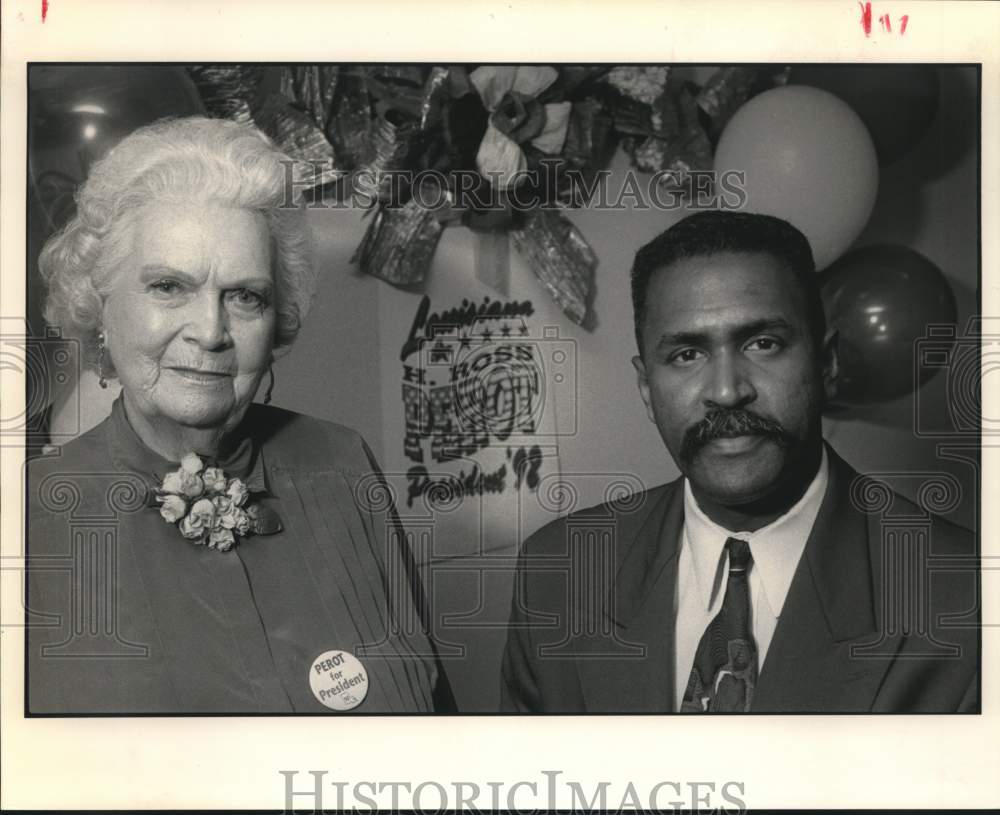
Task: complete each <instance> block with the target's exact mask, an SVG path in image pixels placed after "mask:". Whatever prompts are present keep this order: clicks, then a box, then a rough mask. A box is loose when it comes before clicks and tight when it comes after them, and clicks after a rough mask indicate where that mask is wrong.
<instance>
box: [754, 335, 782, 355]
mask: <svg viewBox="0 0 1000 815" xmlns="http://www.w3.org/2000/svg"><path fill="white" fill-rule="evenodd" d="M746 347H747V350H750V351H761V352H763V353H765V354H767V353H774V352H775V351H779V350H780V349H781V348H782V347H783V344H782V342H781V341H780V340H778V339H776V338H774V337H756V338H755V339H753V340H751V341H750V342H748V343H747V345H746Z"/></svg>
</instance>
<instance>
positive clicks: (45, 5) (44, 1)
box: [42, 0, 49, 23]
mask: <svg viewBox="0 0 1000 815" xmlns="http://www.w3.org/2000/svg"><path fill="white" fill-rule="evenodd" d="M48 13H49V0H42V22H43V23H44V22H45V18H46V16H48Z"/></svg>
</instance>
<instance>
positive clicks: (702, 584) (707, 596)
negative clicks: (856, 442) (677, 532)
mask: <svg viewBox="0 0 1000 815" xmlns="http://www.w3.org/2000/svg"><path fill="white" fill-rule="evenodd" d="M829 466H830V465H829V461H828V458H827V454H826V445H824V446H823V455H822V458H821V460H820V464H819V470H818V471H817V472H816V475H815V477H814V478H813V480H812V483H811V484H810V485H809V488H808V489H807V490H806V491H805V493H804V494H803V496H802V497H801V498H800V499H799V500H798V501H797V502H796V503H795V505H794V506H793V507H792V508H791V509H789V510H788V512H786V513H785V514H784V515H782V516H781V517H780V518H777V519H775V520H774V521H772V522H771V523H769V524H768V525H767V526H764V527H761V528H760V529H758V530H757V531H756V532H746V531H731V530H728V529H725V528H724V527H722V526H720V525H719V524H717V523H715V521H713V520H711V519H710V518H709V517H708V516H707V515H706V514H705V513H704V512H702V510H701V507H699V506H698V502H697V500H696V499H695V497H694V493H692V491H691V485H690V483H689V482H688V480H687V479H686V478H685V479H684V537H685V542H686V543H687V545H688V546H689V547H690V551H691V562H692V563H693V565H694V575H695V583H696V584H697V591H698V595H699V596H700V597H701V599H702V601H703V603H704V607H705V608H706V609H710V608H711V607H712V600H713V599H714V596H715V592H716V587H717V586H721V585H722V579H721V578H722V577H723V573H724V572H725V570H726V568H728V564H723V566H724V567H725V568H723V569H720V568H719V564H720V561H721V560H722V554H723V551H724V549H725V545H726V538H730V537H732V538H741V539H742V540H745V541H747V542H748V543H749V544H750V551H751V553H752V554H753V568H754V569H755V570H757V572H758V576H759V578H760V583H761V586H762V587H763V590H764V594H765V595H766V596H767V599H768V603H769V604H770V606H771V609H772V611H774V613H775V615H778V614H780V612H781V607H782V606H783V605H784V603H785V596H786V595H787V594H788V587H789V586H790V585H791V582H792V576H793V575H794V574H795V568H796V566H798V563H799V559H800V558H801V557H802V552H803V550H804V549H805V546H806V540H807V539H808V538H809V533H810V532H811V531H812V527H813V524H814V523H815V522H816V516H817V515H818V514H819V508H820V505H821V504H822V503H823V497H824V496H825V495H826V486H827V482H828V481H829Z"/></svg>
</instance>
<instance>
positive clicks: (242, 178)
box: [38, 116, 316, 349]
mask: <svg viewBox="0 0 1000 815" xmlns="http://www.w3.org/2000/svg"><path fill="white" fill-rule="evenodd" d="M292 168H293V163H292V161H291V159H289V158H288V157H287V156H286V155H285V154H284V153H282V152H281V151H279V150H278V149H277V148H276V147H275V146H274V145H273V144H272V143H271V142H270V141H269V140H268V139H267V137H266V136H264V134H263V133H261V132H260V131H259V130H257V129H256V128H254V127H252V126H249V125H244V124H240V123H238V122H233V121H229V120H225V119H208V118H205V117H203V116H192V117H190V118H184V119H165V120H162V121H159V122H156V123H155V124H151V125H148V126H146V127H142V128H139V129H138V130H136V131H135V132H133V133H132V134H130V135H129V136H127V137H126V138H125V139H123V140H122V141H121V142H120V143H119V144H118V145H116V146H115V147H114V149H112V150H111V151H110V152H109V153H108V155H107V156H105V157H104V158H103V159H101V160H100V161H99V162H97V163H95V164H94V166H93V167H92V168H91V172H90V175H89V177H88V178H87V180H86V182H85V183H84V184H83V186H82V187H81V188H80V190H79V191H78V192H77V196H76V203H77V211H76V215H75V216H74V217H73V219H72V220H71V221H70V222H69V223H68V224H67V225H66V226H65V227H64V228H63V229H62V230H61V231H60V232H58V233H57V234H55V235H54V236H52V237H51V238H50V239H49V240H48V242H47V243H46V244H45V248H44V249H43V250H42V253H41V255H40V257H39V261H38V266H39V270H40V272H41V275H42V279H43V280H44V281H45V283H46V285H47V286H48V295H47V298H46V303H45V317H46V319H47V320H48V321H49V323H50V324H52V325H57V326H60V327H61V328H62V329H63V332H64V334H66V335H67V336H74V337H78V338H80V339H82V340H83V341H84V343H85V344H86V345H88V346H90V347H93V346H95V345H96V340H97V332H98V331H99V330H100V325H101V314H102V311H103V305H104V298H105V297H106V296H107V294H108V293H109V291H110V287H111V285H112V282H113V273H114V271H115V270H116V269H117V268H118V267H119V264H120V263H121V262H122V261H123V260H124V259H125V256H126V255H127V253H128V251H129V241H128V235H129V231H130V229H131V226H132V222H133V220H134V218H135V214H136V212H137V211H138V210H139V209H140V208H141V207H142V206H143V205H144V204H147V203H149V202H150V201H155V200H160V201H162V200H167V201H183V202H192V201H204V202H213V203H220V204H223V205H226V206H233V207H237V208H240V209H247V210H252V211H256V212H260V213H261V214H263V215H264V217H265V219H266V220H267V225H268V231H269V233H270V236H271V263H272V272H273V274H274V281H275V309H276V312H277V315H276V316H277V319H276V323H275V337H274V347H275V348H276V349H278V348H282V347H287V346H289V345H291V343H292V342H293V341H294V340H295V337H296V335H297V334H298V331H299V328H300V326H301V324H302V321H303V319H304V318H305V316H306V313H307V312H308V310H309V304H310V301H311V299H312V295H313V291H314V289H315V283H316V280H315V277H316V275H315V270H314V266H313V260H312V243H311V238H310V233H309V229H308V225H307V224H306V222H305V218H304V215H303V213H302V211H301V210H300V209H299V208H297V207H295V206H294V205H293V204H291V202H290V201H289V200H287V199H288V198H289V197H290V180H291V177H292Z"/></svg>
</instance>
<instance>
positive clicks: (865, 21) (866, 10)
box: [858, 3, 872, 37]
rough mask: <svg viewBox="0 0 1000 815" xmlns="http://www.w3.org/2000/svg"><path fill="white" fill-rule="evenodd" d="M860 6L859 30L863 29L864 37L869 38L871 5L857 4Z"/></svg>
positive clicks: (870, 31)
mask: <svg viewBox="0 0 1000 815" xmlns="http://www.w3.org/2000/svg"><path fill="white" fill-rule="evenodd" d="M858 5H859V6H861V28H863V29H864V32H865V36H866V37H870V36H871V33H872V4H871V3H858Z"/></svg>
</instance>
